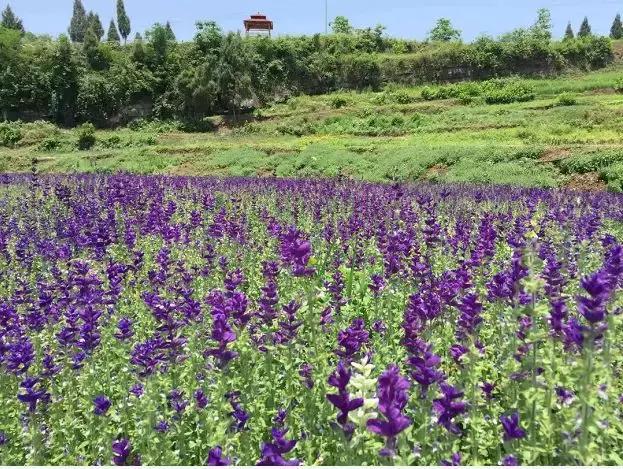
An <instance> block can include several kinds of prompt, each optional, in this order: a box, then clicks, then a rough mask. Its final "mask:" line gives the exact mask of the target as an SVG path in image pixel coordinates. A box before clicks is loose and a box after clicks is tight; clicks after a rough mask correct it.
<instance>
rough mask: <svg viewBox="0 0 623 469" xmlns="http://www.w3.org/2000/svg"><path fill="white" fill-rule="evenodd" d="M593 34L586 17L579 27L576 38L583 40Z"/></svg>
mask: <svg viewBox="0 0 623 469" xmlns="http://www.w3.org/2000/svg"><path fill="white" fill-rule="evenodd" d="M592 34H593V31H592V28H591V25H590V24H589V22H588V17H586V16H585V17H584V20H583V21H582V24H581V25H580V30H579V31H578V37H581V38H584V37H589V36H591V35H592Z"/></svg>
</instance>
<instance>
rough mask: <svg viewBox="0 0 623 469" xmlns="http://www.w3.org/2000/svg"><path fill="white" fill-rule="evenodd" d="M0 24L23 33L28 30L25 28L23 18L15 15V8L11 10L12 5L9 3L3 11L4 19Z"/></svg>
mask: <svg viewBox="0 0 623 469" xmlns="http://www.w3.org/2000/svg"><path fill="white" fill-rule="evenodd" d="M0 26H2V27H3V28H7V29H14V30H15V31H19V32H20V33H22V34H24V33H25V32H26V31H25V30H24V24H23V23H22V20H21V19H20V18H18V17H17V16H15V13H13V10H11V5H7V6H6V8H5V9H4V11H3V12H2V21H1V22H0Z"/></svg>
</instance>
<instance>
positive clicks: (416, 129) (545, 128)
mask: <svg viewBox="0 0 623 469" xmlns="http://www.w3.org/2000/svg"><path fill="white" fill-rule="evenodd" d="M124 15H125V16H124ZM4 17H6V18H7V20H6V21H4V20H3V22H2V25H3V27H2V28H0V60H2V61H3V63H7V64H9V66H8V67H3V68H2V69H0V73H1V74H2V77H0V78H2V80H0V108H1V109H0V110H1V112H2V113H3V114H4V117H6V118H9V121H7V122H4V123H0V171H30V170H36V171H42V172H73V171H98V172H115V171H132V172H139V173H173V174H201V175H203V174H218V175H247V176H250V175H258V176H278V177H336V176H337V177H351V178H360V179H368V180H375V181H396V180H425V181H439V182H471V183H502V184H518V185H526V186H542V187H557V186H570V187H576V188H582V189H586V188H588V189H605V188H608V189H610V190H615V191H621V190H623V112H622V109H623V84H622V83H623V66H622V65H621V62H620V60H619V59H618V58H620V57H621V51H622V50H623V47H622V46H623V44H622V43H621V42H619V41H612V40H611V39H610V38H599V37H595V36H593V35H592V34H591V33H590V25H588V27H587V24H588V22H584V23H586V24H584V25H583V27H582V28H581V29H580V31H579V33H578V36H579V37H575V34H574V33H573V30H572V28H568V31H567V35H566V36H567V37H566V38H565V39H564V40H562V41H555V40H552V37H551V20H550V18H549V13H548V12H547V11H546V10H541V11H539V14H538V19H537V21H536V22H535V24H534V25H533V26H531V27H530V28H527V29H519V30H516V31H513V32H511V33H509V34H507V35H504V36H502V37H500V38H480V39H478V40H477V41H475V42H473V43H471V44H465V43H462V42H461V41H460V31H458V30H456V29H454V28H453V27H452V25H451V23H450V22H449V21H448V20H446V19H441V20H439V22H438V23H437V25H435V27H434V28H433V29H432V30H431V33H430V37H429V38H428V39H427V40H426V41H425V42H417V41H404V40H396V39H392V38H388V37H386V36H385V35H384V33H383V28H382V27H380V26H378V27H376V28H369V29H365V30H357V29H355V28H353V27H352V26H350V24H349V22H348V20H347V19H346V18H338V19H336V20H335V21H334V22H333V24H332V26H333V34H329V35H323V36H320V35H317V36H313V37H283V38H276V39H270V38H243V37H240V36H239V35H237V34H224V33H223V32H222V31H221V30H220V29H219V27H218V26H217V25H216V24H215V23H212V22H200V23H198V24H197V34H196V36H195V38H194V40H193V41H191V42H178V41H176V39H175V34H174V32H173V31H172V29H171V26H170V24H168V23H167V24H165V25H155V26H154V27H153V28H151V29H150V30H149V31H147V32H146V34H145V35H144V36H141V35H137V36H136V38H135V39H134V40H133V41H132V42H128V44H127V45H122V44H121V43H122V42H123V43H124V44H125V42H126V40H127V39H128V37H129V36H130V35H131V32H132V27H131V22H130V19H129V18H127V15H126V14H125V9H124V8H123V2H122V1H119V2H118V17H117V21H116V23H115V22H113V23H112V24H111V25H110V27H109V28H108V29H109V30H108V33H107V34H106V37H104V28H103V27H102V24H101V21H100V19H99V17H98V16H97V15H96V14H94V13H93V12H86V11H85V10H84V8H83V7H82V4H81V2H80V0H76V1H75V8H74V17H73V18H72V21H71V24H70V28H69V32H70V36H71V38H67V37H63V36H61V38H59V39H58V40H53V39H51V38H47V37H36V36H33V35H32V34H29V33H27V32H25V31H24V27H23V24H22V23H21V21H20V20H19V18H17V17H15V15H13V14H12V12H11V14H8V13H6V12H5V15H4V16H3V18H4ZM616 34H618V25H617V21H616V20H615V23H614V24H613V29H612V37H613V38H614V37H615V36H616ZM70 39H71V40H70ZM102 41H103V42H102ZM591 69H599V70H593V71H591ZM462 78H471V79H472V80H468V81H460V79H462ZM475 79H478V80H475ZM18 118H19V119H18ZM111 127H114V128H115V130H111V129H110V128H111Z"/></svg>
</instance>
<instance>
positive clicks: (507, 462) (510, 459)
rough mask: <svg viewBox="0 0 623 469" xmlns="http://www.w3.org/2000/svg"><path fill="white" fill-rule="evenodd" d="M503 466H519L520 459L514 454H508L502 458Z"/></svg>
mask: <svg viewBox="0 0 623 469" xmlns="http://www.w3.org/2000/svg"><path fill="white" fill-rule="evenodd" d="M502 466H519V460H518V459H517V456H515V455H514V454H507V455H506V456H504V457H503V458H502Z"/></svg>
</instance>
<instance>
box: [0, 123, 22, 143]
mask: <svg viewBox="0 0 623 469" xmlns="http://www.w3.org/2000/svg"><path fill="white" fill-rule="evenodd" d="M21 139H22V132H21V130H20V127H19V123H9V122H0V146H2V147H14V146H15V145H16V144H17V143H18V142H19V141H20V140H21Z"/></svg>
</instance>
